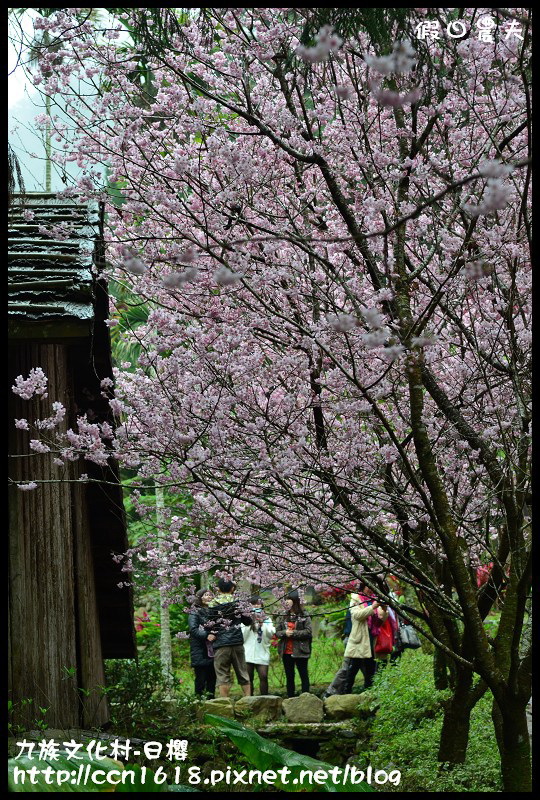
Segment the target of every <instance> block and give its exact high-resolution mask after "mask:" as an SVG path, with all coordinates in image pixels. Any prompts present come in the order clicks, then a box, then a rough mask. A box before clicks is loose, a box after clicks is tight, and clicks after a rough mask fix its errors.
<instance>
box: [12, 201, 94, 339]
mask: <svg viewBox="0 0 540 800" xmlns="http://www.w3.org/2000/svg"><path fill="white" fill-rule="evenodd" d="M17 200H18V197H17V195H15V202H14V203H13V204H12V206H11V208H10V212H9V222H8V315H9V316H8V318H9V328H10V331H9V332H10V335H11V336H13V337H16V338H18V337H19V336H23V337H25V338H26V337H27V336H28V335H29V330H33V331H34V333H35V334H36V335H37V336H38V337H39V338H50V337H54V338H57V337H64V336H78V335H81V336H84V335H85V334H87V333H88V331H89V328H90V326H91V324H92V321H93V319H94V301H95V282H96V278H97V277H98V275H99V272H100V271H101V268H102V266H103V265H102V263H100V261H101V259H102V253H101V250H100V246H101V245H100V243H101V237H100V230H101V226H102V222H103V209H102V208H100V206H99V205H98V204H97V203H95V202H94V203H85V204H81V203H80V202H79V201H78V200H77V199H76V198H75V199H71V198H67V199H64V198H58V197H57V196H56V195H54V194H46V193H37V192H36V193H29V194H27V195H26V196H25V200H24V205H22V204H21V203H20V202H17ZM27 212H30V213H27ZM61 224H62V225H64V226H66V227H67V228H68V235H67V238H63V236H62V237H61V238H55V237H54V236H50V235H47V234H46V233H45V231H44V229H50V228H51V226H56V225H61Z"/></svg>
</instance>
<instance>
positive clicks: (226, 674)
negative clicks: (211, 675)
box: [209, 578, 253, 697]
mask: <svg viewBox="0 0 540 800" xmlns="http://www.w3.org/2000/svg"><path fill="white" fill-rule="evenodd" d="M235 588H236V586H235V584H234V583H233V582H232V581H228V580H226V579H225V578H220V579H219V581H218V589H219V591H220V592H221V594H219V595H217V597H216V598H215V599H214V601H213V602H212V604H211V606H210V609H209V613H210V620H211V621H212V627H213V630H214V631H215V633H216V639H215V641H214V653H215V657H214V667H215V670H216V678H217V681H216V683H217V686H218V689H219V694H220V696H221V697H228V696H229V692H230V691H231V667H232V668H233V669H234V672H235V674H236V679H237V681H238V683H239V684H240V686H241V687H242V691H243V693H244V695H246V696H247V697H249V696H250V695H251V684H250V680H249V673H248V669H247V665H246V656H245V653H244V637H243V635H242V629H241V627H240V625H241V624H242V625H251V623H252V622H253V620H252V618H251V616H249V615H247V614H243V613H242V612H241V611H240V608H239V605H238V603H237V602H236V600H235V599H234V590H235Z"/></svg>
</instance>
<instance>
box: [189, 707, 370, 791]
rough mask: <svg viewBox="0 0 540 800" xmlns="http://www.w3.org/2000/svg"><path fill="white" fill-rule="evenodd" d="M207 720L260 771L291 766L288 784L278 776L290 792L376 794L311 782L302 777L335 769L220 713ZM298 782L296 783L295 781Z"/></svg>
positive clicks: (366, 786)
mask: <svg viewBox="0 0 540 800" xmlns="http://www.w3.org/2000/svg"><path fill="white" fill-rule="evenodd" d="M204 721H205V722H207V723H208V724H210V725H214V726H215V727H216V728H217V729H218V730H219V731H220V732H221V733H224V734H226V736H228V737H229V739H231V741H232V742H234V744H235V745H236V746H237V747H238V749H239V750H240V751H241V752H242V753H243V754H244V755H245V756H246V758H247V759H248V761H249V762H250V763H251V764H253V765H254V766H255V767H256V768H257V769H260V770H262V771H264V770H268V769H276V768H277V769H279V768H280V767H284V766H286V767H289V769H290V770H291V773H290V775H289V776H288V778H287V781H288V782H287V783H286V784H283V783H282V782H281V781H280V779H279V776H278V779H277V780H276V786H278V787H279V788H281V789H284V790H285V791H287V792H305V791H308V792H321V791H322V792H372V791H374V789H373V788H372V787H371V786H369V784H367V783H359V784H353V783H352V782H350V781H347V782H345V783H341V784H340V783H338V782H336V783H334V782H333V781H332V779H331V778H330V777H329V778H328V779H327V780H326V781H325V783H324V784H316V783H311V782H310V780H309V778H307V777H305V776H304V777H303V778H301V777H300V776H301V774H302V773H303V772H304V773H305V771H306V770H310V771H312V772H316V771H317V770H325V771H328V770H330V769H332V768H333V765H332V764H326V763H325V762H324V761H317V759H315V758H310V757H309V756H305V755H300V754H299V753H295V752H293V751H292V750H287V749H286V748H285V747H281V746H280V745H278V744H276V743H275V742H272V741H269V740H267V739H263V737H262V736H259V734H258V733H255V731H252V730H249V729H248V728H245V727H244V726H243V725H241V724H240V723H239V722H236V721H235V720H232V719H225V718H224V717H219V716H217V715H216V714H205V717H204ZM295 780H297V781H298V782H297V783H296V784H295V783H294V781H295Z"/></svg>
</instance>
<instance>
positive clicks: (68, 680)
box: [9, 343, 108, 728]
mask: <svg viewBox="0 0 540 800" xmlns="http://www.w3.org/2000/svg"><path fill="white" fill-rule="evenodd" d="M36 366H40V367H42V369H43V371H44V372H45V374H46V375H47V377H48V379H49V380H48V394H49V397H48V398H47V399H41V400H39V399H33V400H22V399H21V398H19V397H18V396H16V395H15V394H14V393H13V392H12V391H11V386H12V384H13V383H14V379H15V377H16V376H17V375H19V374H22V375H23V376H25V377H26V376H27V375H28V373H29V371H30V369H31V368H32V367H36ZM71 384H72V378H71V369H70V365H69V347H68V346H67V345H65V344H24V343H20V344H19V343H17V344H13V345H12V349H11V358H10V369H9V398H10V400H9V430H10V441H9V451H10V455H11V456H14V455H15V456H16V457H11V458H10V477H11V478H12V479H13V480H14V481H16V482H24V481H29V480H36V481H37V482H39V481H50V483H45V484H40V485H39V488H38V489H35V490H32V491H21V490H19V489H17V488H16V487H14V486H12V487H10V497H9V502H10V544H9V667H10V677H9V689H10V697H11V699H12V701H13V703H14V704H15V712H14V721H15V722H16V723H17V724H20V725H24V726H25V727H27V726H29V727H31V726H33V725H34V723H35V721H36V719H39V717H40V712H39V708H38V707H39V706H41V707H43V708H47V709H49V710H48V712H47V714H46V716H45V719H46V721H47V722H48V724H49V725H50V726H53V727H63V728H65V727H69V726H78V725H81V724H84V725H89V724H94V725H95V724H101V723H103V722H105V721H106V719H107V717H108V710H107V704H106V701H105V699H102V698H101V692H100V687H102V686H103V684H104V679H103V662H102V655H101V644H100V631H99V622H98V615H97V607H96V596H95V586H94V570H93V562H92V551H91V534H90V530H89V523H88V509H87V501H86V491H85V488H86V487H85V486H84V484H80V483H74V482H69V481H70V480H71V481H74V480H76V478H77V477H78V471H79V467H78V465H73V464H72V465H70V466H69V467H68V469H67V470H62V468H58V467H55V466H54V465H52V460H51V456H50V455H49V454H44V455H37V454H32V451H31V450H30V448H29V440H30V439H31V438H37V436H35V435H34V436H33V435H32V434H29V433H27V432H25V431H20V430H17V429H15V427H14V423H13V420H14V418H21V417H24V418H26V419H28V420H29V422H30V423H32V421H34V420H36V419H38V418H40V417H44V416H48V415H49V414H50V408H51V403H52V401H53V400H56V399H59V400H61V401H62V402H63V404H64V405H65V406H66V408H68V409H70V408H73V402H72V399H73V388H72V385H71ZM73 423H74V420H73V419H71V420H68V424H70V425H73ZM60 477H62V478H64V479H68V481H64V482H59V480H58V479H59V478H60ZM78 687H82V688H83V689H86V690H90V694H89V696H88V698H86V697H85V696H84V693H81V692H79V691H78ZM79 695H80V696H79ZM30 698H31V699H32V703H31V704H28V703H25V704H23V702H22V701H23V700H28V699H30Z"/></svg>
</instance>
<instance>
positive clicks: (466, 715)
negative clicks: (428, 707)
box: [437, 655, 479, 764]
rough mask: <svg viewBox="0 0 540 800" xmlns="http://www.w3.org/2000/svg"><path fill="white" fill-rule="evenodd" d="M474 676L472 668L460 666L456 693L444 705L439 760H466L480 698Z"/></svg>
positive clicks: (461, 762) (453, 762)
mask: <svg viewBox="0 0 540 800" xmlns="http://www.w3.org/2000/svg"><path fill="white" fill-rule="evenodd" d="M443 659H444V655H443ZM443 663H444V662H443ZM445 674H446V672H445ZM472 678H473V674H472V671H471V670H470V669H463V668H462V667H460V668H458V671H457V682H456V687H455V689H454V693H453V695H452V697H450V698H449V699H448V700H447V701H446V703H445V707H444V719H443V726H442V730H441V738H440V741H439V752H438V755H437V759H438V761H445V762H448V763H449V764H463V763H464V762H465V757H466V755H467V745H468V743H469V728H470V722H471V711H472V710H473V708H474V706H475V705H476V703H477V702H478V699H479V698H478V696H477V694H476V693H473V692H472V691H471V687H472Z"/></svg>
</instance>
